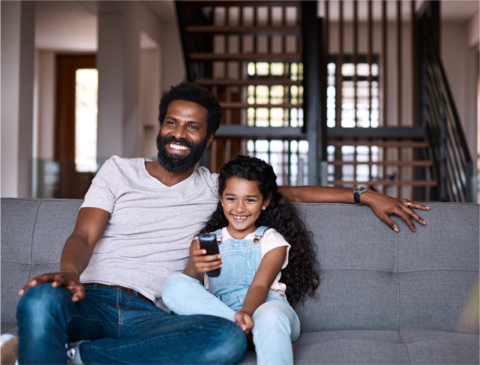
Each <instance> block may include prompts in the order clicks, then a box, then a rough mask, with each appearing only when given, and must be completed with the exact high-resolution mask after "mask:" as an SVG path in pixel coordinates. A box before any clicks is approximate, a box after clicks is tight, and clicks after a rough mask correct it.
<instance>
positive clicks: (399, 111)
mask: <svg viewBox="0 0 480 365" xmlns="http://www.w3.org/2000/svg"><path fill="white" fill-rule="evenodd" d="M396 89H397V90H396V92H397V118H396V119H397V122H396V125H397V127H400V126H402V124H403V123H402V1H397V88H396ZM402 153H403V150H402V148H398V150H397V154H398V155H397V161H401V160H402V157H403V156H402ZM402 170H403V169H402V166H398V167H397V173H398V176H397V179H398V181H401V180H402V172H403V171H402ZM400 195H401V186H400V185H397V198H399V197H400Z"/></svg>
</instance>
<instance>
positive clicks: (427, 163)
mask: <svg viewBox="0 0 480 365" xmlns="http://www.w3.org/2000/svg"><path fill="white" fill-rule="evenodd" d="M328 164H329V165H335V166H342V165H381V166H412V167H422V166H433V162H432V161H377V162H375V161H367V162H359V161H330V162H328Z"/></svg>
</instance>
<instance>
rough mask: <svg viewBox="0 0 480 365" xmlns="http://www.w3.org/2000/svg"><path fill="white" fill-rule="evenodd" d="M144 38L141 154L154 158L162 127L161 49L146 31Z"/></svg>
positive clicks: (141, 83)
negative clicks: (159, 108)
mask: <svg viewBox="0 0 480 365" xmlns="http://www.w3.org/2000/svg"><path fill="white" fill-rule="evenodd" d="M142 39H144V40H145V41H144V42H143V43H144V44H142V49H141V52H140V133H141V154H140V156H141V157H146V158H152V157H155V156H156V155H157V148H156V137H157V134H158V131H159V127H160V125H159V122H158V105H159V103H160V94H161V93H160V89H161V85H162V83H161V75H160V74H161V50H160V47H159V45H158V44H157V43H155V42H153V40H151V39H150V38H149V37H148V36H147V35H145V34H144V33H142Z"/></svg>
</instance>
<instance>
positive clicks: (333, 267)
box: [1, 198, 479, 332]
mask: <svg viewBox="0 0 480 365" xmlns="http://www.w3.org/2000/svg"><path fill="white" fill-rule="evenodd" d="M81 203H82V201H81V200H55V199H41V200H36V199H9V198H2V201H1V219H2V222H1V223H2V224H1V233H2V237H1V238H2V255H1V256H2V257H1V260H2V268H1V272H2V291H1V293H2V298H1V304H2V306H1V308H2V323H15V322H16V319H15V312H16V306H17V303H18V301H19V297H18V296H17V292H18V291H19V290H20V289H21V288H22V287H23V285H25V283H26V282H27V281H28V280H29V279H31V278H32V277H34V276H36V275H39V274H42V273H45V272H52V271H56V270H58V268H59V260H60V254H61V251H62V248H63V245H64V243H65V240H66V239H67V238H68V236H69V235H70V234H71V233H72V231H73V228H74V225H75V221H76V217H77V214H78V209H79V208H80V205H81ZM295 206H296V207H297V210H298V212H299V214H300V216H301V217H302V218H303V219H304V221H305V222H306V224H307V227H308V229H310V230H311V231H312V232H313V234H314V241H315V243H316V244H317V246H318V252H317V259H318V261H319V262H320V265H321V268H322V271H321V279H322V282H321V284H320V287H319V289H318V290H317V294H318V298H316V299H312V298H309V299H308V300H307V301H306V303H305V304H304V305H302V304H300V305H298V306H297V307H296V308H295V309H296V311H297V313H298V315H299V317H300V320H301V323H302V332H313V331H321V330H347V329H365V330H374V329H375V330H405V329H411V330H415V329H430V330H446V331H457V330H458V326H457V325H458V320H459V317H460V315H461V313H462V311H463V310H464V307H465V305H466V302H467V300H468V298H469V297H470V295H471V292H472V289H473V288H474V286H475V285H478V267H479V206H478V205H476V204H457V203H432V204H429V206H431V208H432V209H431V210H430V211H428V212H419V214H420V216H421V217H423V218H424V219H425V221H426V222H427V226H426V227H418V226H419V225H418V224H417V227H418V229H417V233H412V232H410V230H409V229H408V227H407V226H406V224H405V223H404V222H403V221H402V220H401V219H400V218H398V217H395V216H392V219H393V220H394V221H395V222H396V223H397V224H398V225H399V227H400V233H395V232H393V231H391V230H390V229H389V228H388V227H387V226H386V225H385V224H384V223H383V222H381V221H380V220H379V219H378V218H377V217H376V216H375V215H374V214H373V213H372V211H371V209H370V208H368V207H366V206H361V207H358V206H356V205H346V204H295Z"/></svg>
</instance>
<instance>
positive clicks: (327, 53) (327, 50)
mask: <svg viewBox="0 0 480 365" xmlns="http://www.w3.org/2000/svg"><path fill="white" fill-rule="evenodd" d="M329 56H330V5H329V1H328V0H325V65H328V61H329Z"/></svg>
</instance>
